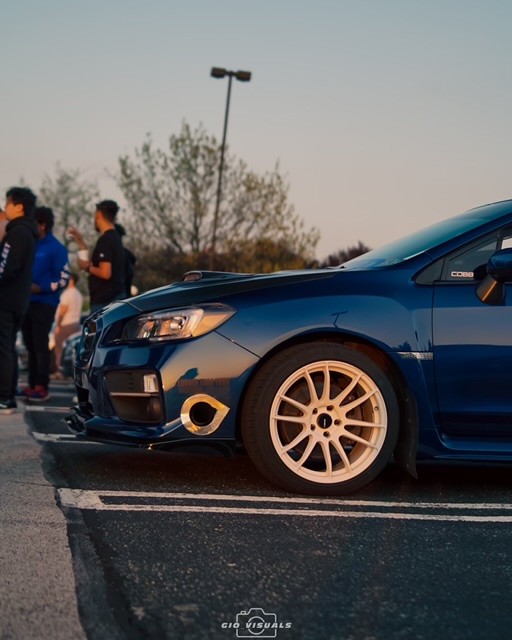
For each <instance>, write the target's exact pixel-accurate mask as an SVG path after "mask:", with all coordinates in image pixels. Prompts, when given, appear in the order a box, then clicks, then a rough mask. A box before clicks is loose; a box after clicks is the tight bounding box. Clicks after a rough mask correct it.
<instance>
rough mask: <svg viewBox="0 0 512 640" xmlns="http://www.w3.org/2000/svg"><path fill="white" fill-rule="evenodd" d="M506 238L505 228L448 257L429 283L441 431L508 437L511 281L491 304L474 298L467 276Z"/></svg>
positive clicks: (511, 430) (511, 422)
mask: <svg viewBox="0 0 512 640" xmlns="http://www.w3.org/2000/svg"><path fill="white" fill-rule="evenodd" d="M511 237H512V233H510V231H509V230H508V232H507V233H505V234H503V235H502V236H500V235H496V236H491V237H487V238H485V239H484V240H480V241H479V242H477V243H473V245H471V246H470V247H466V248H464V249H463V250H459V251H457V252H455V253H454V254H452V255H450V256H448V257H447V258H445V259H444V262H443V271H442V273H443V275H442V277H441V279H440V280H439V281H437V282H436V283H435V284H434V296H433V312H432V323H433V358H434V373H435V385H436V392H437V401H438V416H437V418H438V419H437V423H438V425H439V427H440V429H441V431H442V432H443V434H445V435H446V436H454V437H471V438H478V439H481V438H484V439H487V438H492V439H496V438H507V439H512V285H506V294H505V302H504V304H502V305H496V306H493V305H490V304H486V303H483V302H482V301H481V300H480V299H479V298H478V297H477V295H476V284H477V283H476V282H475V279H474V277H473V275H474V271H475V270H478V267H481V266H483V265H484V264H485V263H486V262H487V260H488V259H489V257H490V256H491V255H492V254H493V253H494V252H495V251H496V250H498V249H500V248H507V247H510V246H512V240H511Z"/></svg>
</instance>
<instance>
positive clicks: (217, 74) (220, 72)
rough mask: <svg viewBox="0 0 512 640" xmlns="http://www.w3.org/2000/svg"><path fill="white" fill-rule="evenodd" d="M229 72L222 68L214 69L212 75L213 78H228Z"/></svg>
mask: <svg viewBox="0 0 512 640" xmlns="http://www.w3.org/2000/svg"><path fill="white" fill-rule="evenodd" d="M226 74H227V71H226V69H223V68H222V67H212V70H211V72H210V75H211V77H212V78H224V77H226Z"/></svg>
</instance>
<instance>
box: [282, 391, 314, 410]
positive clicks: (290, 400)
mask: <svg viewBox="0 0 512 640" xmlns="http://www.w3.org/2000/svg"><path fill="white" fill-rule="evenodd" d="M278 397H279V399H280V400H281V401H282V402H286V403H287V404H291V405H292V406H293V407H297V409H300V411H302V413H304V414H305V413H306V412H307V410H308V407H307V406H306V405H305V404H302V402H299V401H298V400H294V398H290V396H287V395H284V394H281V395H280V396H278Z"/></svg>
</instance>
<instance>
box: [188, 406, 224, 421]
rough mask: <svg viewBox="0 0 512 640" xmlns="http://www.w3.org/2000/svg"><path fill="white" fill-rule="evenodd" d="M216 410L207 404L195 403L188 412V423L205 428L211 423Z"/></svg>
mask: <svg viewBox="0 0 512 640" xmlns="http://www.w3.org/2000/svg"><path fill="white" fill-rule="evenodd" d="M216 413H217V409H215V408H214V407H212V405H211V404H208V403H207V402H196V404H194V405H193V406H192V407H191V409H190V412H189V416H190V421H191V422H192V423H193V424H195V425H196V426H197V427H206V425H208V424H210V422H213V419H214V418H215V414H216Z"/></svg>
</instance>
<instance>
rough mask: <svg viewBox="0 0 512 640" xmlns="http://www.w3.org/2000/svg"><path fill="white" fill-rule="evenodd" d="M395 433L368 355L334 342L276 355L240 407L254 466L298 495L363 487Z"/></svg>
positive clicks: (380, 375) (384, 383)
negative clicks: (327, 390)
mask: <svg viewBox="0 0 512 640" xmlns="http://www.w3.org/2000/svg"><path fill="white" fill-rule="evenodd" d="M326 379H328V382H329V392H328V394H326V395H324V393H325V391H326V385H325V381H326ZM279 394H280V395H279ZM319 396H320V397H319ZM398 430H399V412H398V404H397V400H396V395H395V392H394V390H393V387H392V385H391V383H390V381H389V380H388V378H387V376H386V375H385V374H384V372H383V371H382V370H381V369H380V368H379V367H378V366H377V365H376V364H375V363H374V362H373V361H372V360H371V359H370V358H369V357H368V356H366V355H364V354H363V353H361V352H359V351H355V350H353V349H350V348H348V347H345V346H343V345H340V344H336V343H327V342H312V343H309V344H302V345H297V346H294V347H291V348H289V349H286V350H284V351H282V352H280V353H278V354H277V355H275V356H274V357H273V358H272V359H271V360H269V361H268V362H267V363H266V364H265V365H263V367H262V368H261V369H260V371H259V372H258V373H257V375H256V376H255V378H254V380H253V381H252V383H251V385H250V387H249V389H248V392H247V395H246V398H245V400H244V405H243V408H242V439H243V442H244V445H245V448H246V450H247V452H248V454H249V456H250V457H251V459H252V461H253V462H254V464H255V465H256V467H257V468H258V469H259V470H260V471H261V473H262V474H263V475H264V476H265V477H266V478H268V479H269V480H270V481H271V482H273V483H275V484H277V485H279V486H280V487H282V488H284V489H287V490H289V491H293V492H297V493H305V494H313V495H342V494H345V493H349V492H351V491H355V490H357V489H360V488H361V487H363V486H365V485H366V484H368V483H369V482H371V480H373V479H374V478H375V477H376V476H377V475H378V474H379V473H380V472H381V471H382V470H383V469H384V467H385V466H386V465H387V463H388V462H389V459H390V457H391V455H392V453H393V450H394V448H395V444H396V440H397V437H398ZM292 443H294V444H292ZM308 449H309V453H308Z"/></svg>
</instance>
